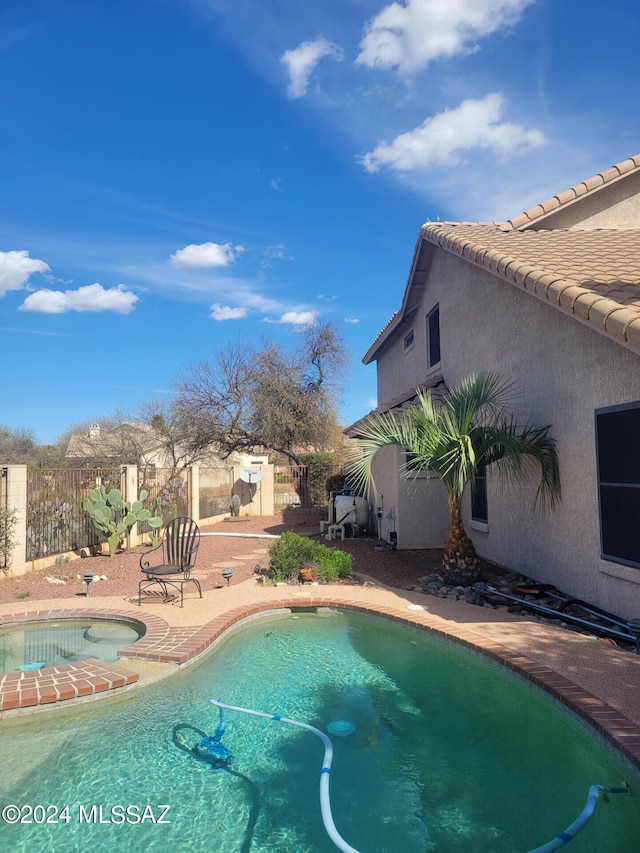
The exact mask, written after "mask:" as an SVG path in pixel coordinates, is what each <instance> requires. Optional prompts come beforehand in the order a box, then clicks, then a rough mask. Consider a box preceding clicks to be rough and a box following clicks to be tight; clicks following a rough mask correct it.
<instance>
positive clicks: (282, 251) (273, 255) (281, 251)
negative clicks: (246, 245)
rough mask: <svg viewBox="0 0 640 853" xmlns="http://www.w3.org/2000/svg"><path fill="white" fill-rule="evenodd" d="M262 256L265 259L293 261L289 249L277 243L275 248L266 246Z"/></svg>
mask: <svg viewBox="0 0 640 853" xmlns="http://www.w3.org/2000/svg"><path fill="white" fill-rule="evenodd" d="M262 254H263V255H264V256H265V258H269V259H276V260H288V261H291V260H293V259H292V256H291V253H290V251H289V249H288V248H287V247H286V246H285V245H284V243H278V244H277V245H275V246H267V248H266V249H265V250H264V252H263V253H262Z"/></svg>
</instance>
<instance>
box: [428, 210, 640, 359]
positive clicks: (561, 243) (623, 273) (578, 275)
mask: <svg viewBox="0 0 640 853" xmlns="http://www.w3.org/2000/svg"><path fill="white" fill-rule="evenodd" d="M421 236H422V238H423V239H425V240H427V241H428V242H430V243H433V244H435V245H437V246H440V247H441V248H442V249H444V250H445V251H448V252H451V253H453V254H457V255H460V256H461V257H463V258H465V259H466V260H468V261H470V262H471V263H473V264H475V265H476V266H479V267H483V268H484V269H487V270H490V271H491V272H492V273H493V274H494V275H496V276H498V277H500V278H502V279H504V280H505V281H508V282H510V283H511V284H514V285H516V286H517V287H520V288H521V289H523V290H526V291H527V292H528V293H531V294H532V295H534V296H536V297H538V298H539V299H542V300H543V301H546V302H549V303H550V304H552V305H553V306H554V307H556V308H558V309H559V310H561V311H563V312H564V313H566V314H570V315H571V316H573V317H575V318H576V319H578V320H580V321H582V322H584V323H587V324H588V325H590V326H592V327H593V328H595V329H596V330H597V331H599V332H600V333H603V334H605V335H607V336H609V337H612V338H613V339H615V340H616V341H617V342H618V343H622V344H625V345H626V346H628V347H630V348H632V349H634V350H636V351H637V352H640V229H597V230H584V231H581V230H573V229H572V230H566V231H565V230H554V231H514V230H511V229H510V226H506V225H505V224H501V223H495V224H481V223H461V222H433V223H428V224H427V225H425V226H423V228H422V232H421Z"/></svg>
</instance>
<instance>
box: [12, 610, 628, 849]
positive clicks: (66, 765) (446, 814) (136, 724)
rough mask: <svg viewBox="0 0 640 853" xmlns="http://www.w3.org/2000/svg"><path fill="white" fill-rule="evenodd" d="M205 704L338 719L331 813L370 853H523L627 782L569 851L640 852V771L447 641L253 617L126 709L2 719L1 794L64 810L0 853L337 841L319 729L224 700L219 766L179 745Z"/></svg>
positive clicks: (312, 620)
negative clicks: (595, 792)
mask: <svg viewBox="0 0 640 853" xmlns="http://www.w3.org/2000/svg"><path fill="white" fill-rule="evenodd" d="M210 698H216V699H219V700H220V701H222V702H225V703H228V704H231V705H238V706H243V707H247V708H252V709H255V710H259V711H264V712H267V713H273V714H279V715H282V716H287V717H290V718H292V719H294V720H299V721H301V722H305V723H308V724H310V725H313V726H316V727H318V728H320V729H322V730H324V731H327V729H328V727H329V726H330V725H331V724H332V723H340V725H338V726H334V727H333V728H334V730H335V731H337V732H338V734H336V735H334V736H332V741H333V746H334V759H333V767H332V773H331V804H332V809H333V818H334V821H335V824H336V826H337V828H338V831H339V832H340V834H341V835H342V837H343V838H344V839H345V840H346V841H347V842H349V844H351V845H352V846H353V847H355V848H356V849H358V850H360V851H363V853H418V851H431V850H432V851H443V853H457V851H465V853H482V851H486V853H520V851H522V853H524V851H528V850H531V849H532V848H535V847H537V846H539V845H542V844H543V843H545V842H547V841H549V840H550V839H552V838H553V837H555V836H556V835H557V834H558V833H559V832H560V831H562V830H564V829H565V828H566V827H567V826H568V825H569V824H570V823H571V822H572V821H573V820H574V819H575V818H576V817H577V815H578V814H579V812H580V811H581V809H582V807H583V805H584V803H585V800H586V797H587V793H588V789H589V786H590V785H592V784H594V783H600V784H604V785H611V786H619V785H621V784H622V783H623V782H624V781H627V782H628V783H629V784H630V786H631V788H632V792H633V793H634V794H635V795H636V796H635V797H634V796H633V795H632V796H628V795H626V794H620V795H612V796H611V797H610V802H608V803H604V802H601V803H600V805H599V806H598V808H597V809H596V813H595V816H594V817H593V819H592V820H591V821H590V823H589V824H588V825H587V827H586V828H585V829H584V830H583V831H582V832H581V833H580V835H579V836H578V837H577V838H576V840H575V841H574V842H573V843H572V844H571V847H570V849H571V850H572V851H574V853H579V852H580V851H582V853H585V851H587V853H589V852H590V851H593V853H603V851H605V850H606V851H607V853H633V852H634V851H637V850H640V810H639V809H638V807H637V795H638V793H639V792H640V778H639V776H638V774H637V773H636V772H635V771H634V770H633V769H632V768H631V767H630V765H629V764H628V763H626V762H625V761H623V760H622V758H621V757H620V756H619V754H617V753H616V752H614V751H613V750H611V749H609V748H608V747H607V746H606V745H605V744H604V743H603V742H601V741H600V740H599V739H598V738H597V737H596V736H595V735H594V734H593V733H592V732H591V731H590V730H588V729H587V728H586V727H584V726H583V725H582V724H581V723H579V722H578V721H577V720H576V719H574V718H573V716H572V715H570V714H567V713H566V712H565V711H563V710H561V709H560V708H559V707H558V706H557V705H556V703H555V702H553V701H551V700H550V699H548V698H547V697H546V696H544V695H543V694H542V693H539V692H538V691H536V690H534V689H532V688H530V687H529V686H527V685H526V684H525V683H524V682H522V681H520V680H519V679H518V678H515V677H513V676H511V675H509V674H508V673H507V672H505V671H504V670H502V669H501V668H500V667H498V666H496V665H493V664H491V663H489V662H487V661H485V660H484V659H483V658H481V657H479V656H477V655H475V654H473V653H471V652H468V651H466V650H464V649H462V648H459V647H458V646H456V645H454V644H452V643H447V642H445V641H442V640H440V639H438V638H434V637H431V636H429V635H428V634H426V633H424V632H419V631H417V630H413V629H410V628H406V627H403V626H401V625H398V624H396V623H393V622H390V621H388V620H384V619H382V618H378V617H375V616H365V615H361V614H350V613H349V614H347V613H343V612H334V611H325V612H322V611H321V612H319V613H317V614H315V613H299V614H295V613H294V614H291V615H282V616H278V617H269V618H267V619H260V620H254V621H252V622H251V623H250V625H248V626H247V627H243V628H242V629H241V630H236V631H235V632H234V633H233V635H231V636H230V637H229V638H228V639H227V640H226V641H225V642H224V643H223V644H222V645H221V646H219V647H218V649H217V650H216V651H214V652H213V653H212V654H210V655H209V656H207V657H206V658H205V659H204V660H203V661H202V662H201V663H200V664H198V665H195V666H192V667H190V668H188V669H187V670H185V671H183V672H180V673H178V674H177V675H175V676H173V677H171V678H170V679H168V680H165V681H164V682H159V683H157V684H155V685H152V686H150V687H148V688H146V689H141V690H138V691H136V692H134V693H129V694H127V696H125V697H123V698H122V699H121V700H110V701H108V702H101V703H96V704H95V706H93V707H92V708H90V709H88V708H87V706H85V708H83V709H80V710H78V711H75V712H72V711H71V710H68V711H62V712H60V713H57V714H42V715H37V716H36V717H31V718H29V719H28V720H10V721H7V723H8V724H10V725H3V727H2V730H1V731H0V761H1V762H2V765H3V766H4V767H5V768H11V772H7V771H5V773H4V774H3V779H2V781H1V782H0V803H2V804H3V805H6V804H15V805H17V806H19V807H24V806H26V805H31V806H34V805H36V804H40V805H42V806H45V807H46V806H51V807H52V809H51V811H50V812H49V813H43V812H39V813H38V814H36V813H35V812H34V813H33V814H32V815H31V820H32V821H33V822H31V823H22V824H15V825H7V824H6V823H0V849H6V850H12V851H27V850H28V851H40V850H42V851H44V850H53V851H55V853H67V851H70V853H76V851H84V850H86V849H91V850H95V851H105V853H106V851H109V853H112V851H113V850H114V849H117V850H118V853H129V851H131V853H134V851H140V850H145V851H156V850H157V851H161V850H165V849H167V848H170V849H171V850H172V853H173V851H175V852H176V853H177V851H201V850H202V851H204V850H207V851H216V853H231V851H233V853H237V851H243V853H278V852H279V851H287V852H288V851H291V853H298V851H299V853H329V851H334V850H335V849H336V848H335V847H334V846H333V844H332V843H331V841H330V840H329V839H328V837H327V835H326V833H325V831H324V828H323V825H322V820H321V816H320V808H319V797H318V788H319V778H320V768H321V763H322V757H323V747H322V744H321V743H320V741H319V740H318V738H316V737H315V736H314V735H313V734H311V733H308V732H305V731H303V730H300V729H298V728H296V727H293V726H288V725H285V724H283V723H279V722H276V721H271V720H263V719H259V718H256V717H249V716H247V715H244V714H240V713H236V712H232V711H228V712H227V714H226V721H225V732H224V734H223V736H222V743H223V744H224V746H225V747H226V748H227V749H228V750H230V752H231V753H232V754H233V763H232V764H230V765H226V767H225V766H221V767H218V768H216V767H214V766H213V765H212V764H210V763H208V762H206V761H202V760H198V759H197V758H195V757H193V756H192V755H191V754H189V752H188V751H185V750H184V749H181V748H178V746H177V744H182V745H183V746H186V747H187V749H188V748H190V747H192V746H195V745H196V744H197V743H198V742H199V740H200V739H201V737H202V734H203V733H204V734H206V735H209V736H212V735H213V734H214V732H215V730H216V728H217V727H218V725H219V723H220V714H219V710H218V709H217V708H216V707H214V706H213V705H211V703H210V702H209V699H210ZM343 723H348V724H350V726H347V727H344V726H343V725H342V724H343ZM351 726H352V727H354V730H353V731H352V732H351V733H348V731H349V729H350V727H351ZM167 805H168V806H170V809H169V810H168V811H164V810H163V809H161V808H160V806H167ZM65 806H68V812H67V813H66V815H64V814H63V816H62V819H60V817H59V815H60V814H62V810H63V809H64V807H65ZM127 806H133V807H136V808H134V809H131V810H130V812H129V813H128V814H127V812H126V807H127ZM145 806H149V808H148V809H147V810H146V811H145ZM54 809H56V810H57V812H55V813H54V811H53V810H54ZM46 818H50V819H52V820H53V819H56V820H57V821H58V822H57V823H53V822H51V823H46V822H43V821H44V820H45V819H46ZM160 820H162V821H168V822H158V821H160Z"/></svg>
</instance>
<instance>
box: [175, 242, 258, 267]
mask: <svg viewBox="0 0 640 853" xmlns="http://www.w3.org/2000/svg"><path fill="white" fill-rule="evenodd" d="M243 251H244V248H243V247H242V246H233V247H232V246H231V244H230V243H224V245H221V244H220V243H191V244H190V245H189V246H185V247H184V249H178V251H177V252H174V253H173V255H171V257H170V258H169V262H170V263H171V264H173V266H175V267H187V268H190V269H194V268H196V269H201V268H202V267H226V266H228V265H229V264H232V263H234V262H235V260H236V259H237V257H238V255H239V254H240V253H241V252H243Z"/></svg>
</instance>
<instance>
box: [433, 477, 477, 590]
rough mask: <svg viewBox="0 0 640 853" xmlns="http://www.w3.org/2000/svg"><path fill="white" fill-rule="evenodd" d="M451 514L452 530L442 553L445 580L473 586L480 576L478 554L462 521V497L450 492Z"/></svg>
mask: <svg viewBox="0 0 640 853" xmlns="http://www.w3.org/2000/svg"><path fill="white" fill-rule="evenodd" d="M449 514H450V516H451V530H450V531H449V535H448V536H447V541H446V542H445V543H444V553H443V555H442V568H443V576H444V581H445V583H446V584H449V585H450V586H471V584H472V583H475V581H477V580H478V578H479V576H480V570H479V567H478V555H477V554H476V549H475V546H474V544H473V542H472V541H471V539H469V536H468V535H467V531H466V530H465V529H464V525H463V523H462V511H461V507H460V499H459V498H458V497H457V496H456V495H453V494H449Z"/></svg>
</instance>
